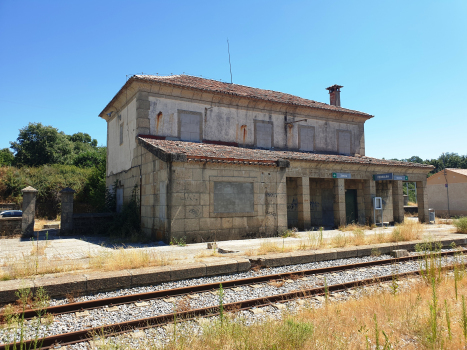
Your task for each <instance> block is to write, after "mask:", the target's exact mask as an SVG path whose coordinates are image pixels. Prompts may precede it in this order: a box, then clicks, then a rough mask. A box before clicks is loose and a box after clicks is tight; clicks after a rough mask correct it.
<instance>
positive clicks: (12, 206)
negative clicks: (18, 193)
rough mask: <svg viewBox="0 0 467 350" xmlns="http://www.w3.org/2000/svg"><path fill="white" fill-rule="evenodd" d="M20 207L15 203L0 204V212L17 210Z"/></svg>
mask: <svg viewBox="0 0 467 350" xmlns="http://www.w3.org/2000/svg"><path fill="white" fill-rule="evenodd" d="M20 208H21V207H20V206H19V205H17V204H15V203H0V212H2V211H4V210H19V209H20Z"/></svg>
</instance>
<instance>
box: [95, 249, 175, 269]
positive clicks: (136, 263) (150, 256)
mask: <svg viewBox="0 0 467 350" xmlns="http://www.w3.org/2000/svg"><path fill="white" fill-rule="evenodd" d="M128 248H131V247H128ZM170 262H171V259H169V258H168V257H167V256H165V255H162V254H157V253H155V252H152V251H148V250H146V249H125V248H119V249H116V250H114V251H105V252H101V253H99V254H97V255H93V256H91V257H90V259H89V268H90V269H92V270H99V271H116V270H124V269H137V268H141V267H150V266H166V265H169V263H170Z"/></svg>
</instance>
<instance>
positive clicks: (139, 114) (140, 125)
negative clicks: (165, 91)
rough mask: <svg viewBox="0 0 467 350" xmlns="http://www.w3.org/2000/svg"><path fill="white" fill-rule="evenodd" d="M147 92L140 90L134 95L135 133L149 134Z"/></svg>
mask: <svg viewBox="0 0 467 350" xmlns="http://www.w3.org/2000/svg"><path fill="white" fill-rule="evenodd" d="M149 110H150V103H149V93H147V92H145V91H140V92H138V94H137V95H136V135H149V133H150V130H149V128H150V127H149Z"/></svg>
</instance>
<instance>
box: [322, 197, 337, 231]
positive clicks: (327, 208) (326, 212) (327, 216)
mask: <svg viewBox="0 0 467 350" xmlns="http://www.w3.org/2000/svg"><path fill="white" fill-rule="evenodd" d="M321 208H322V210H323V227H326V228H328V227H333V226H334V189H332V188H323V189H322V190H321Z"/></svg>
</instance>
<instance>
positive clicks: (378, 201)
mask: <svg viewBox="0 0 467 350" xmlns="http://www.w3.org/2000/svg"><path fill="white" fill-rule="evenodd" d="M373 207H374V208H375V209H376V210H382V209H383V199H382V198H381V197H375V198H373Z"/></svg>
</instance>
